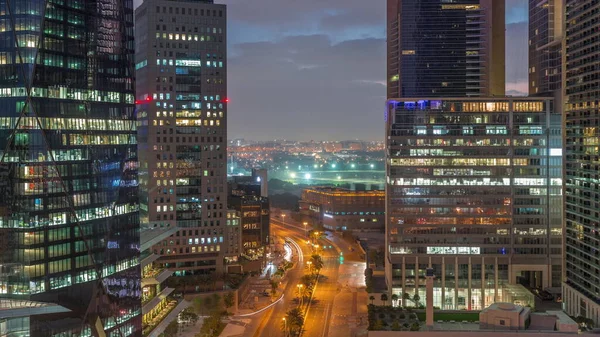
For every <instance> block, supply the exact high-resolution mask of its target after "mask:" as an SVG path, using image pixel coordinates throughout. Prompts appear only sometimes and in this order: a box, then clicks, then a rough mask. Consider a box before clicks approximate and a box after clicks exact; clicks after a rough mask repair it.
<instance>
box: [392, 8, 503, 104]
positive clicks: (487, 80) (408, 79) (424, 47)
mask: <svg viewBox="0 0 600 337" xmlns="http://www.w3.org/2000/svg"><path fill="white" fill-rule="evenodd" d="M504 25H505V24H504V1H493V2H492V1H489V0H488V1H485V0H464V1H460V4H459V3H455V2H453V1H445V0H388V98H395V97H463V96H487V95H503V94H504Z"/></svg>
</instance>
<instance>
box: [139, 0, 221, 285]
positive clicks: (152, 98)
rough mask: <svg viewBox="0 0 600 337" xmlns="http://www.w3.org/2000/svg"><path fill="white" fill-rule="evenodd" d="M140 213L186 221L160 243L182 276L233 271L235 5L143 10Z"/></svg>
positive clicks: (208, 2) (201, 3)
mask: <svg viewBox="0 0 600 337" xmlns="http://www.w3.org/2000/svg"><path fill="white" fill-rule="evenodd" d="M135 19H136V29H135V35H136V69H137V72H136V76H137V83H138V85H137V88H136V103H137V104H138V105H137V106H138V122H139V133H138V134H139V157H140V220H141V223H142V225H143V226H148V227H152V228H154V227H159V228H160V227H162V228H168V227H175V226H176V227H177V228H178V229H179V230H178V231H177V232H176V233H175V234H174V235H172V236H171V237H170V238H169V239H168V240H164V241H162V242H160V243H159V244H157V245H155V246H154V248H153V253H155V254H158V255H160V258H159V259H158V260H157V261H156V262H154V264H155V265H157V267H158V268H169V269H171V270H173V271H174V275H178V276H182V275H198V274H210V273H214V272H217V273H220V272H222V271H223V263H224V252H223V250H224V249H223V247H224V246H227V245H228V243H227V242H225V240H226V239H227V236H226V234H225V226H226V220H227V172H226V170H227V155H226V151H227V98H226V97H227V81H226V79H227V73H226V72H227V66H226V55H227V49H226V7H225V6H224V5H217V4H214V3H213V1H212V0H198V1H185V0H180V1H168V0H146V1H144V2H143V3H142V4H141V5H140V6H139V7H138V8H137V9H136V11H135Z"/></svg>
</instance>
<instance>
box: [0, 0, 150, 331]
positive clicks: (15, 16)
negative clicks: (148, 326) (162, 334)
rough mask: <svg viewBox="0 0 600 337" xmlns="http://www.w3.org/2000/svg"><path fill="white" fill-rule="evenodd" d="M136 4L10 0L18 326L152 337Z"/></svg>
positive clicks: (0, 292) (6, 303) (6, 200)
mask: <svg viewBox="0 0 600 337" xmlns="http://www.w3.org/2000/svg"><path fill="white" fill-rule="evenodd" d="M132 7H133V3H132V1H131V0H85V1H83V0H10V1H0V175H1V176H2V178H1V179H0V194H1V195H2V199H1V201H0V243H1V245H0V307H1V309H2V310H0V326H2V327H3V333H6V334H8V335H17V336H72V335H77V336H129V335H141V317H140V312H141V308H140V306H141V300H140V277H141V272H140V268H139V262H138V258H139V249H140V247H139V245H140V238H139V218H138V196H137V191H138V181H137V179H138V175H137V153H136V151H137V148H136V116H135V109H134V73H133V72H134V68H133V47H134V45H133V8H132ZM4 329H6V330H4Z"/></svg>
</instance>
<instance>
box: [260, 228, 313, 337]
mask: <svg viewBox="0 0 600 337" xmlns="http://www.w3.org/2000/svg"><path fill="white" fill-rule="evenodd" d="M271 230H272V233H273V235H276V236H278V237H281V238H286V237H287V238H290V239H292V240H293V241H294V242H296V243H297V244H298V247H300V249H301V250H302V252H303V256H304V257H303V258H302V260H301V261H298V255H297V254H296V255H295V260H294V261H295V262H299V263H296V265H295V267H294V268H293V269H291V270H289V271H288V273H287V275H286V280H287V281H288V283H287V285H286V288H285V290H284V293H283V294H284V295H283V300H282V301H280V302H279V303H277V304H275V305H274V306H273V307H271V308H270V309H268V310H265V312H264V313H262V314H261V315H260V316H258V317H256V318H254V319H253V321H252V323H251V324H250V326H249V327H248V331H255V332H254V333H253V334H252V335H251V336H254V337H259V336H260V337H282V336H283V331H282V329H281V323H282V321H283V317H284V316H285V313H286V312H287V311H288V310H290V309H293V308H295V307H296V304H295V303H293V302H292V301H293V299H294V298H295V297H296V293H295V292H296V285H297V284H298V283H299V282H300V278H301V277H302V276H303V275H304V268H305V264H304V261H306V259H307V258H309V257H310V255H311V248H310V247H309V246H308V245H307V244H306V242H305V240H304V238H303V235H299V234H298V233H297V232H296V231H295V230H292V229H288V228H284V227H280V226H277V225H275V224H273V223H272V225H271ZM296 248H297V247H296ZM249 336H250V335H249Z"/></svg>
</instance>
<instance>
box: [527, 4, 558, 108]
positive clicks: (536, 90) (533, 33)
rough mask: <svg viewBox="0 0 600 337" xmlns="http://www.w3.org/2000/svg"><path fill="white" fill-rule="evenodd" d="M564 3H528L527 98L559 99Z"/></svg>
mask: <svg viewBox="0 0 600 337" xmlns="http://www.w3.org/2000/svg"><path fill="white" fill-rule="evenodd" d="M564 1H565V0H548V1H538V0H529V95H536V96H548V95H550V96H552V94H553V93H554V92H557V93H558V94H557V95H556V98H559V97H560V96H561V94H560V89H561V88H562V40H563V36H564V34H563V31H564V28H563V25H564ZM557 108H561V109H562V107H560V106H559V105H557Z"/></svg>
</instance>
